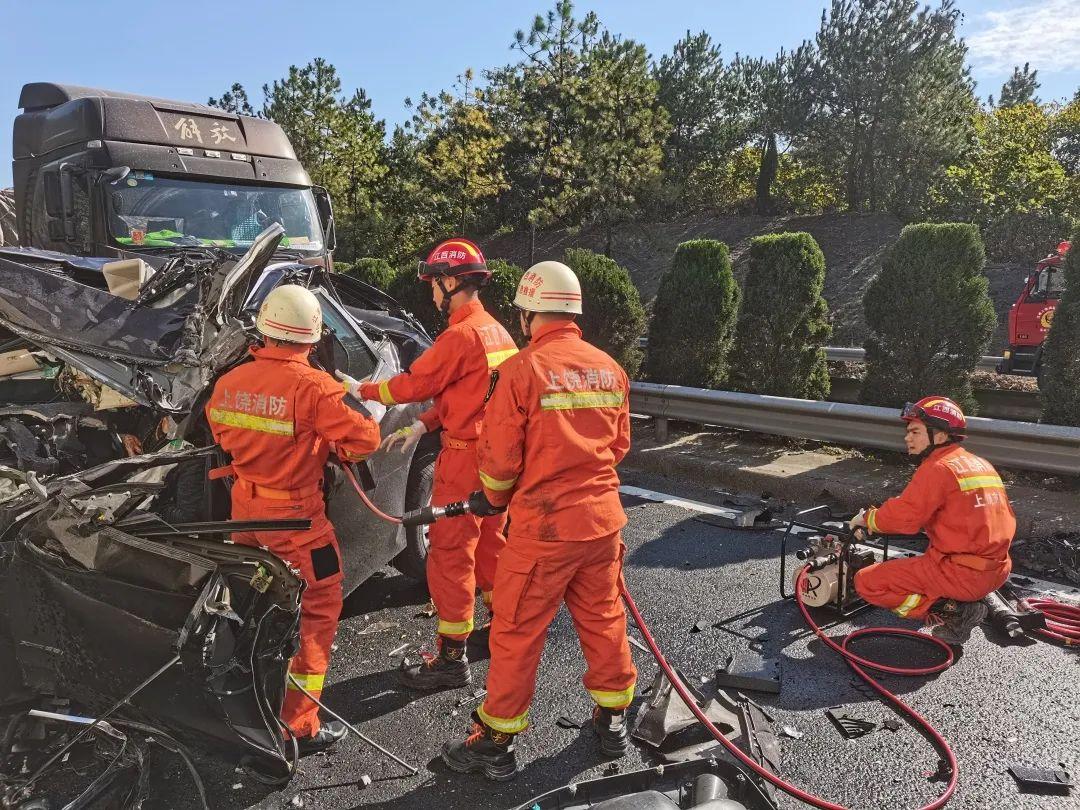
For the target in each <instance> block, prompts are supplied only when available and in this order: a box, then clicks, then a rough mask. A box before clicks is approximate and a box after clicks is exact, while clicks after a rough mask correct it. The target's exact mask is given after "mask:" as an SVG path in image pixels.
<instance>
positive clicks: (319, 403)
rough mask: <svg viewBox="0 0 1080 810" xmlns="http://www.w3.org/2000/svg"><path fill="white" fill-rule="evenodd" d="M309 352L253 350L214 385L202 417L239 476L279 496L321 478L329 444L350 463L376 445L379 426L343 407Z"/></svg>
mask: <svg viewBox="0 0 1080 810" xmlns="http://www.w3.org/2000/svg"><path fill="white" fill-rule="evenodd" d="M310 351H311V347H310V346H258V347H253V348H252V349H251V354H252V355H253V356H254V358H255V359H254V361H252V362H249V363H244V364H243V365H240V366H237V367H236V368H234V369H232V370H231V371H229V372H227V373H226V374H224V375H222V376H221V378H219V379H218V381H217V384H216V385H215V386H214V391H213V393H212V394H211V395H210V401H209V402H208V403H207V405H206V418H207V420H208V421H209V422H210V429H211V430H212V431H213V434H214V439H215V441H217V443H218V444H220V445H221V447H222V449H224V450H225V452H227V453H228V454H229V455H231V456H232V467H233V470H234V471H235V473H236V475H237V477H238V478H240V479H241V480H244V481H248V482H250V483H252V484H257V485H259V486H262V487H268V488H272V489H279V490H294V489H297V490H298V489H303V488H309V487H311V486H312V485H315V484H318V483H319V481H321V480H322V476H323V465H325V464H326V459H327V456H328V455H329V453H330V442H335V443H336V444H337V447H338V450H339V451H343V454H344V455H346V456H347V457H352V458H360V457H363V456H366V455H368V454H370V453H373V452H374V451H375V450H376V449H377V448H378V446H379V425H378V423H377V422H375V420H373V419H370V418H369V417H367V416H364V415H363V414H361V413H358V412H357V411H354V410H352V409H351V408H349V407H348V406H347V405H346V404H345V403H344V401H343V400H344V392H343V391H342V390H341V383H340V382H338V381H337V380H335V379H334V378H333V377H331V376H330V375H329V374H327V373H326V372H325V371H320V370H319V369H317V368H313V367H312V366H311V364H310V363H309V362H308V354H309V353H310Z"/></svg>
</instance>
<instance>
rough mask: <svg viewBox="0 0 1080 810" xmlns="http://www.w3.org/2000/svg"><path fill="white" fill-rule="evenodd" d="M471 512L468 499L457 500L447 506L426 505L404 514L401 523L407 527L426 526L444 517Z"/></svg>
mask: <svg viewBox="0 0 1080 810" xmlns="http://www.w3.org/2000/svg"><path fill="white" fill-rule="evenodd" d="M469 513H470V509H469V502H468V501H455V502H454V503H448V504H446V506H425V507H423V508H421V509H414V510H412V511H411V512H406V513H405V514H404V515H402V516H401V525H402V526H405V527H413V526H426V525H427V524H429V523H434V522H435V521H436V520H440V519H442V518H444V517H459V516H461V515H467V514H469Z"/></svg>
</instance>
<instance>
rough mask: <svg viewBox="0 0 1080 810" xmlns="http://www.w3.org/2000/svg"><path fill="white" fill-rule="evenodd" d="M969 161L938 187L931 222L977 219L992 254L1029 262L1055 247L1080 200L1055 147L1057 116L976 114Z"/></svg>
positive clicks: (1036, 110)
mask: <svg viewBox="0 0 1080 810" xmlns="http://www.w3.org/2000/svg"><path fill="white" fill-rule="evenodd" d="M974 124H975V140H974V144H973V146H972V148H971V149H969V151H968V153H967V155H966V156H965V158H964V159H963V160H961V161H959V162H958V163H956V164H954V165H952V166H949V167H948V168H947V169H946V170H945V172H944V174H943V176H942V177H941V178H940V179H939V180H938V181H937V182H936V183H935V184H934V185H933V187H932V188H931V191H930V195H929V201H928V204H927V208H926V211H927V213H928V214H929V215H930V216H931V217H932V218H933V219H939V220H954V221H964V222H974V223H976V224H978V225H980V226H981V227H982V228H983V229H984V231H985V234H986V240H987V246H988V248H989V250H990V253H991V254H992V255H994V256H997V257H1002V258H1013V259H1017V260H1023V261H1032V260H1034V259H1037V258H1041V256H1042V255H1044V254H1045V253H1046V250H1047V248H1048V246H1050V245H1053V244H1057V242H1058V241H1060V239H1061V236H1062V234H1064V233H1067V232H1068V230H1069V223H1070V221H1071V220H1072V218H1074V217H1076V216H1077V214H1080V203H1078V201H1077V195H1076V193H1075V191H1074V189H1073V186H1072V185H1071V184H1070V183H1069V180H1068V178H1067V177H1066V175H1065V170H1064V169H1063V168H1062V166H1061V164H1060V163H1059V162H1058V160H1057V159H1056V158H1055V157H1054V154H1053V153H1052V149H1053V147H1054V140H1053V137H1052V124H1053V121H1052V118H1051V116H1050V114H1049V113H1048V111H1047V109H1046V108H1043V107H1039V106H1037V105H1035V104H1033V103H1031V102H1028V103H1027V104H1020V105H1017V106H1014V107H999V108H997V109H995V110H993V111H990V112H981V113H979V114H978V115H976V117H975V120H974Z"/></svg>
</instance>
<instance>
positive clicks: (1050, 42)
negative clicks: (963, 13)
mask: <svg viewBox="0 0 1080 810" xmlns="http://www.w3.org/2000/svg"><path fill="white" fill-rule="evenodd" d="M971 30H972V31H973V32H974V33H971V34H969V35H968V36H967V37H965V38H966V40H967V44H968V48H969V50H970V55H971V60H972V61H973V62H974V63H975V64H976V65H977V66H979V67H982V68H984V69H986V70H988V71H992V72H994V73H1011V71H1012V68H1013V66H1014V65H1023V64H1024V63H1025V62H1030V63H1031V66H1032V67H1033V68H1036V69H1037V70H1038V71H1039V72H1040V73H1055V72H1058V71H1069V70H1080V0H1039V2H1026V3H1023V4H1022V5H1019V6H1016V7H1014V8H1010V9H1008V10H1007V11H988V12H986V13H984V14H980V15H978V16H977V17H976V18H975V19H974V20H972V25H971Z"/></svg>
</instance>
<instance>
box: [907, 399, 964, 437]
mask: <svg viewBox="0 0 1080 810" xmlns="http://www.w3.org/2000/svg"><path fill="white" fill-rule="evenodd" d="M900 418H901V419H903V420H904V421H905V422H912V421H916V420H917V421H919V422H922V423H923V424H924V425H926V426H927V427H928V428H933V429H934V430H940V431H942V432H944V433H948V434H949V435H950V436H952V437H953V438H954V439H963V438H964V436H966V435H967V419H965V418H964V412H963V411H962V410H960V406H959V405H957V404H956V403H955V402H953V401H952V400H951V399H949V398H948V397H923V398H922V399H920V400H919V401H918V402H915V403H911V402H908V403H906V404H905V405H904V409H903V410H902V411H900Z"/></svg>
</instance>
